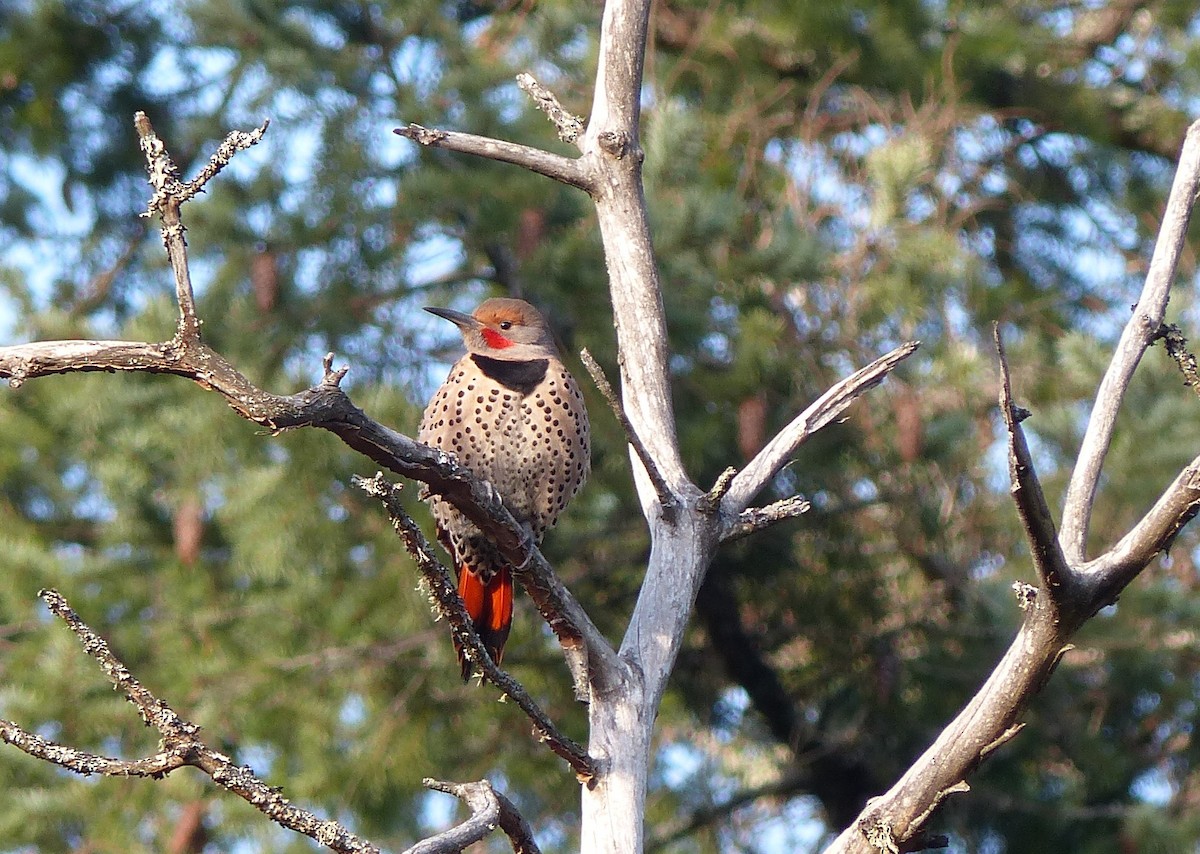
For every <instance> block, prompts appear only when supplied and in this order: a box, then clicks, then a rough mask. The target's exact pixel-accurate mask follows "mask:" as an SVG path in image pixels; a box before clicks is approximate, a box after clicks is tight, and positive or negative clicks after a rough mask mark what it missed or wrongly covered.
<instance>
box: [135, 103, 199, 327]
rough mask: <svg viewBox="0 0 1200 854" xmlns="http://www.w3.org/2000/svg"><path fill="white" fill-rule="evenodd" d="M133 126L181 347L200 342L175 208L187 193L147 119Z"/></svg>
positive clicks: (137, 115)
mask: <svg viewBox="0 0 1200 854" xmlns="http://www.w3.org/2000/svg"><path fill="white" fill-rule="evenodd" d="M133 124H134V127H135V128H137V132H138V136H139V137H140V139H141V147H142V152H143V153H144V154H145V155H146V171H147V173H148V174H149V180H150V186H151V187H153V188H154V195H153V196H151V198H150V204H149V206H148V207H147V209H146V216H150V215H151V214H155V213H157V214H158V216H159V218H160V219H161V220H162V240H163V247H164V248H165V249H166V250H167V259H168V260H169V261H170V262H171V271H172V272H173V273H174V275H175V300H176V302H178V304H179V328H178V329H177V330H176V333H175V337H176V340H177V341H178V342H179V343H180V344H181V345H183V346H187V345H190V344H193V343H198V342H199V341H200V320H199V318H198V317H197V316H196V297H195V295H194V292H193V290H192V275H191V272H190V270H189V269H188V261H187V241H186V240H185V239H184V236H183V234H184V228H183V221H182V220H181V219H180V216H179V208H180V206H181V205H182V204H183V200H184V197H185V196H186V195H187V190H186V188H185V187H184V185H183V184H182V183H180V180H179V167H178V166H176V165H175V161H174V160H172V159H171V155H170V153H169V152H168V151H167V146H166V145H165V144H164V143H163V141H162V140H161V139H159V137H158V134H157V133H155V132H154V126H153V125H151V124H150V119H149V117H148V116H147V115H146V114H145V113H143V112H141V111H139V112H137V113H135V114H134V117H133Z"/></svg>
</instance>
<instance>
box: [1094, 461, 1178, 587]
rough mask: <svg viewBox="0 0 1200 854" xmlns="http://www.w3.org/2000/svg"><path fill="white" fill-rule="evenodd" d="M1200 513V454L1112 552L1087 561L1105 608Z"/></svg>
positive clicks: (1168, 546)
mask: <svg viewBox="0 0 1200 854" xmlns="http://www.w3.org/2000/svg"><path fill="white" fill-rule="evenodd" d="M1197 512H1200V457H1197V458H1196V459H1194V460H1192V462H1191V463H1189V464H1188V466H1187V468H1185V469H1184V470H1183V471H1182V472H1180V473H1179V476H1178V477H1176V478H1175V480H1174V482H1172V483H1171V485H1170V486H1168V487H1167V489H1166V491H1165V492H1163V494H1162V496H1161V497H1160V498H1159V499H1158V501H1157V502H1155V504H1154V506H1153V507H1152V508H1150V512H1148V513H1147V514H1146V515H1145V516H1143V517H1142V519H1141V520H1140V521H1139V522H1138V523H1137V524H1136V525H1135V526H1134V527H1133V530H1131V531H1130V532H1129V533H1127V534H1126V535H1125V536H1124V537H1122V538H1121V539H1120V541H1119V542H1118V543H1117V544H1116V545H1115V546H1113V547H1112V548H1111V549H1110V550H1109V551H1107V552H1105V553H1104V554H1103V555H1101V556H1100V557H1098V558H1096V559H1095V560H1093V561H1091V562H1090V563H1087V564H1084V566H1083V567H1081V572H1082V574H1083V576H1084V579H1085V581H1086V583H1087V584H1088V585H1089V587H1091V588H1092V589H1093V593H1092V596H1093V601H1092V604H1093V607H1094V608H1101V607H1103V606H1104V605H1107V604H1109V603H1111V602H1112V601H1114V600H1115V598H1116V596H1117V594H1119V593H1120V592H1121V590H1123V589H1124V588H1125V586H1126V585H1128V584H1129V582H1131V581H1133V579H1134V578H1136V577H1137V575H1138V574H1139V573H1140V572H1141V571H1142V570H1143V569H1145V568H1146V567H1147V566H1148V565H1149V564H1150V561H1152V560H1153V559H1154V557H1155V555H1157V554H1158V553H1159V552H1164V551H1166V550H1167V549H1168V548H1170V546H1171V543H1172V542H1173V541H1174V540H1175V537H1176V535H1177V534H1178V533H1179V532H1180V530H1182V529H1183V526H1184V525H1186V524H1187V523H1188V522H1190V521H1191V520H1192V519H1193V518H1195V516H1196V514H1197Z"/></svg>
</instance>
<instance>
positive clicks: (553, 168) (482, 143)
mask: <svg viewBox="0 0 1200 854" xmlns="http://www.w3.org/2000/svg"><path fill="white" fill-rule="evenodd" d="M392 133H394V134H396V135H397V136H402V137H404V138H405V139H409V140H412V141H413V142H415V143H417V145H421V146H425V147H427V148H444V149H446V150H447V151H456V152H458V153H460V154H473V155H475V156H476V157H486V158H488V159H489V160H498V161H499V162H501V163H511V164H513V165H514V166H521V167H523V168H525V169H528V170H529V171H531V172H536V173H537V174H539V175H545V176H546V177H547V178H553V179H554V180H555V181H558V182H560V183H563V184H566V185H568V186H570V187H578V188H579V189H580V190H583V191H584V192H586V193H591V192H592V191H593V190H594V189H595V179H594V177H593V176H592V174H591V173H590V172H589V171H588V170H587V169H586V168H584V166H583V164H581V163H580V162H579V160H575V159H572V158H570V157H563V156H562V155H561V154H553V153H551V152H549V151H543V150H542V149H540V148H533V147H532V146H529V145H519V144H517V143H515V142H505V141H504V140H500V139H491V138H490V137H486V136H476V135H475V134H473V133H460V132H459V131H454V130H438V129H435V128H427V127H421V125H418V124H409V125H408V126H407V127H402V128H396V129H395V130H393V131H392Z"/></svg>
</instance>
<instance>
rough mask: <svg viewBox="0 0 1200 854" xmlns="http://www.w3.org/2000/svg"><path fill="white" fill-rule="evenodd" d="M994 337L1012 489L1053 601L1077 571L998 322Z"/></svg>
mask: <svg viewBox="0 0 1200 854" xmlns="http://www.w3.org/2000/svg"><path fill="white" fill-rule="evenodd" d="M992 338H993V340H994V341H995V343H996V354H997V355H998V356H999V358H1000V376H1001V383H1000V412H1001V414H1002V415H1003V417H1004V424H1005V427H1006V428H1007V429H1008V476H1009V481H1010V483H1011V486H1010V487H1009V492H1010V494H1011V495H1012V498H1013V501H1014V502H1015V503H1016V505H1017V514H1018V515H1019V516H1020V517H1021V524H1022V526H1023V527H1024V528H1025V536H1026V538H1027V539H1028V540H1029V548H1030V551H1031V553H1032V555H1033V566H1034V569H1036V570H1037V574H1038V580H1039V581H1040V582H1041V586H1042V589H1043V590H1044V591H1045V592H1046V594H1047V595H1048V596H1049V597H1050V598H1051V601H1055V602H1056V601H1057V600H1058V598H1059V593H1060V591H1061V587H1062V585H1063V584H1065V583H1067V582H1068V581H1070V580H1071V579H1072V576H1073V573H1072V572H1071V568H1070V567H1069V566H1067V562H1066V559H1065V558H1064V557H1063V554H1062V549H1061V548H1059V545H1058V532H1057V531H1056V530H1055V528H1054V517H1053V516H1052V515H1051V514H1050V506H1049V505H1048V504H1047V503H1046V496H1045V494H1044V493H1043V492H1042V485H1041V483H1040V482H1039V481H1038V476H1037V472H1036V471H1035V470H1034V467H1033V458H1032V457H1031V456H1030V454H1029V445H1028V443H1026V441H1025V431H1024V430H1023V429H1021V422H1022V421H1023V420H1025V418H1027V417H1028V416H1029V412H1028V411H1027V410H1024V409H1021V408H1020V407H1018V406H1017V405H1016V404H1015V403H1013V397H1012V376H1011V374H1010V373H1009V369H1008V358H1007V357H1006V356H1005V353H1004V341H1003V340H1002V339H1001V337H1000V324H998V323H997V324H995V325H994V326H993V327H992Z"/></svg>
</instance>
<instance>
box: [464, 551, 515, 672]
mask: <svg viewBox="0 0 1200 854" xmlns="http://www.w3.org/2000/svg"><path fill="white" fill-rule="evenodd" d="M458 595H459V596H461V597H462V600H463V604H464V605H466V606H467V614H468V615H469V616H470V617H471V622H472V623H473V624H474V625H475V631H476V632H477V633H478V634H479V639H480V640H481V641H483V645H484V647H485V648H486V649H487V651H488V655H490V656H491V657H492V661H494V662H496V664H499V663H500V662H501V660H502V659H503V658H504V642H505V641H506V640H508V632H509V629H511V628H512V615H513V583H512V572H510V571H509V569H508V567H503V568H502V569H500V571H499V572H497V573H496V574H495V575H493V576H492V577H491V579H490V580H489V581H488V583H487V584H484V583H483V581H482V580H481V579H480V578H479V576H478V575H476V574H475V573H474V572H472V571H471V569H470V567H468V566H467V565H466V564H463V565H462V568H461V569H460V570H459V573H458ZM456 646H457V643H456ZM458 663H459V664H460V665H461V666H462V678H463V681H464V682H465V681H467V680H468V679H470V678H471V665H470V662H468V661H467V657H466V656H465V655H464V654H463V651H462V649H461V648H459V649H458Z"/></svg>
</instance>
